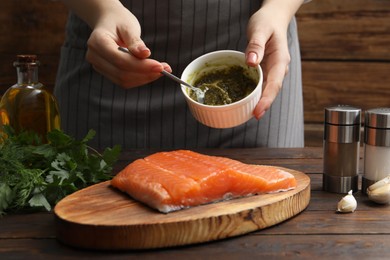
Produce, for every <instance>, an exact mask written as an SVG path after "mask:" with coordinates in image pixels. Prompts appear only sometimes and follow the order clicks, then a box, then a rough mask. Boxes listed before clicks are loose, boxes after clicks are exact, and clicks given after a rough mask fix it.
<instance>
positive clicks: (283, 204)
mask: <svg viewBox="0 0 390 260" xmlns="http://www.w3.org/2000/svg"><path fill="white" fill-rule="evenodd" d="M282 169H284V170H286V171H288V172H290V173H292V174H293V175H294V176H295V177H296V179H297V183H298V187H297V188H296V189H294V190H290V191H286V192H280V193H274V194H264V195H256V196H252V197H246V198H240V199H233V200H229V201H223V202H218V203H213V204H207V205H202V206H197V207H193V208H189V209H183V210H180V211H176V212H171V213H168V214H164V213H159V212H157V211H155V210H153V209H150V208H149V207H147V206H144V205H143V204H141V203H139V202H136V201H134V200H132V199H131V198H130V197H129V196H128V195H126V194H124V193H122V192H120V191H118V190H116V189H115V188H113V187H111V186H110V182H109V181H107V182H103V183H100V184H96V185H93V186H90V187H88V188H85V189H83V190H80V191H78V192H75V193H73V194H72V195H69V196H67V197H66V198H64V199H63V200H61V201H60V202H59V203H58V204H57V206H56V207H55V209H54V213H55V218H56V228H57V239H58V240H60V241H61V242H63V243H65V244H68V245H71V246H75V247H80V248H88V249H99V250H102V249H105V250H125V249H146V248H161V247H171V246H179V245H188V244H194V243H201V242H206V241H213V240H218V239H224V238H228V237H233V236H238V235H242V234H246V233H248V232H252V231H255V230H260V229H264V228H267V227H270V226H272V225H275V224H277V223H280V222H282V221H285V220H287V219H289V218H291V217H293V216H295V215H297V214H298V213H300V212H301V211H303V210H304V209H305V208H306V207H307V205H308V204H309V201H310V178H309V177H308V176H307V175H305V174H304V173H301V172H298V171H294V170H290V169H285V168H282Z"/></svg>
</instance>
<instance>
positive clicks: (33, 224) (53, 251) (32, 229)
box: [0, 147, 390, 259]
mask: <svg viewBox="0 0 390 260" xmlns="http://www.w3.org/2000/svg"><path fill="white" fill-rule="evenodd" d="M197 151H199V152H202V153H205V154H210V155H220V156H227V157H230V158H233V159H238V160H241V161H242V162H245V163H256V164H269V165H277V166H282V167H286V168H290V169H294V170H298V171H301V172H304V173H306V174H307V175H308V176H309V177H310V179H311V200H310V204H309V206H308V207H307V208H306V209H305V210H304V211H303V212H302V213H301V214H299V215H297V216H295V217H293V218H291V219H289V220H287V221H285V222H283V223H281V224H278V225H276V226H273V227H270V228H267V229H263V230H259V231H256V232H253V233H249V234H246V235H243V236H239V237H234V238H229V239H225V240H219V241H215V242H209V243H204V244H197V245H191V246H185V247H177V248H167V249H161V250H144V251H124V252H113V251H110V252H107V251H91V250H81V249H76V248H72V247H69V246H66V245H63V244H61V243H59V242H58V241H57V240H56V234H55V224H54V217H53V214H52V213H48V212H43V213H32V214H17V215H6V216H4V217H2V218H0V258H2V259H15V258H17V259H22V258H23V259H24V258H32V259H41V258H44V259H53V258H56V259H62V258H76V257H77V258H82V257H84V258H92V257H107V258H115V259H129V258H132V257H134V258H135V257H143V259H148V258H150V259H152V258H153V259H155V258H157V257H158V258H159V259H172V258H174V257H182V258H184V257H186V258H196V259H197V258H213V259H219V258H221V259H222V258H223V259H249V258H250V257H252V258H253V257H257V258H258V257H267V258H280V257H290V258H310V259H314V258H315V257H320V258H321V259H323V258H327V259H328V258H337V259H340V258H343V259H345V258H349V259H359V258H361V257H363V258H364V259H368V258H369V259H381V258H383V259H385V258H386V259H387V258H388V257H389V256H390V206H387V205H385V206H379V205H376V204H374V203H371V202H370V201H369V200H368V199H367V197H366V196H364V195H362V194H361V193H360V192H357V193H356V194H354V195H355V197H356V199H357V201H358V207H357V210H356V211H355V212H354V213H349V214H340V213H336V206H337V202H338V201H339V200H340V199H341V198H342V197H343V196H344V195H343V194H335V193H328V192H324V191H322V148H320V147H316V148H291V149H281V148H271V149H270V148H255V149H202V150H197ZM152 152H155V151H130V152H128V153H126V154H123V158H122V159H121V160H120V161H119V162H118V164H117V169H116V171H117V170H119V169H121V168H122V167H124V165H126V164H127V163H129V162H131V161H132V160H134V159H136V158H141V157H144V156H146V155H148V154H150V153H152ZM360 169H362V163H361V166H360ZM244 257H246V258H244Z"/></svg>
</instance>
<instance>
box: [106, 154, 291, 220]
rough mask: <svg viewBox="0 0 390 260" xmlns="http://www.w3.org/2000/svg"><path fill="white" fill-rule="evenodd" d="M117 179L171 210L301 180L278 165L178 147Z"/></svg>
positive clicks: (279, 187)
mask: <svg viewBox="0 0 390 260" xmlns="http://www.w3.org/2000/svg"><path fill="white" fill-rule="evenodd" d="M111 185H112V186H114V187H116V188H117V189H119V190H121V191H123V192H126V193H127V194H129V195H130V196H131V197H132V198H134V199H135V200H138V201H140V202H143V203H145V204H146V205H148V206H150V207H152V208H154V209H157V210H159V211H160V212H164V213H168V212H171V211H175V210H179V209H182V208H187V207H191V206H197V205H202V204H206V203H211V202H217V201H220V200H226V199H231V198H238V197H243V196H251V195H256V194H262V193H272V192H280V191H287V190H290V189H294V188H295V187H296V185H297V183H296V180H295V177H294V176H293V175H292V174H290V173H288V172H286V171H283V170H281V169H279V168H276V167H273V166H264V165H252V164H245V163H242V162H239V161H237V160H233V159H229V158H225V157H218V156H209V155H204V154H200V153H196V152H193V151H189V150H177V151H171V152H159V153H155V154H152V155H150V156H147V157H145V158H144V159H138V160H136V161H134V162H132V163H130V164H129V165H128V166H126V168H124V169H123V170H122V171H121V172H119V173H118V174H117V175H116V176H115V177H114V178H113V179H112V180H111Z"/></svg>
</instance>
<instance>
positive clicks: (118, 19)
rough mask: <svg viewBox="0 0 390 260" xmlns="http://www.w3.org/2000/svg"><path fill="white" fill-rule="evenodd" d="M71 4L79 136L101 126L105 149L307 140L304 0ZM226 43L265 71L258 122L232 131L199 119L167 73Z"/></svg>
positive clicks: (71, 94)
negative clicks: (301, 27)
mask: <svg viewBox="0 0 390 260" xmlns="http://www.w3.org/2000/svg"><path fill="white" fill-rule="evenodd" d="M63 1H64V3H65V4H66V5H67V6H68V7H69V8H70V9H71V10H72V12H71V14H70V16H69V21H68V24H67V39H66V42H65V44H64V46H63V48H62V52H61V61H60V67H59V71H58V75H57V84H56V88H55V95H56V96H57V98H58V101H59V106H60V111H61V116H62V119H61V120H62V122H63V126H62V127H63V129H64V130H65V131H66V132H68V133H69V134H71V135H73V136H75V137H76V138H81V137H82V136H84V135H85V134H86V132H87V131H88V130H89V129H94V130H96V131H97V136H96V137H95V138H94V139H93V142H92V144H91V145H92V146H94V147H96V148H104V147H107V146H113V145H115V144H120V145H121V146H122V147H123V148H124V149H130V148H160V149H161V148H163V149H171V148H175V149H177V148H196V147H259V146H268V147H300V146H303V144H304V143H303V139H304V138H303V105H302V83H301V64H300V53H299V44H298V38H297V29H296V21H295V19H294V14H295V12H296V11H297V10H298V8H299V7H300V5H301V4H302V2H303V0H289V1H284V0H264V1H255V0H229V1H228V0H226V1H224V0H207V1H206V0H203V1H202V0H155V1H146V0H122V1H119V0H106V1H99V0H85V1H78V0H63ZM118 46H123V47H127V48H129V50H130V51H131V53H132V55H128V54H126V53H123V52H120V51H118ZM219 49H234V50H240V51H243V52H245V54H246V62H247V64H248V65H250V66H256V65H257V64H259V63H260V62H261V66H262V69H263V73H264V86H263V87H264V90H263V95H262V98H261V99H260V101H259V103H258V105H257V106H256V108H255V110H254V112H253V113H254V118H253V119H251V120H250V121H248V122H247V123H245V124H243V125H240V126H238V127H235V128H231V129H213V128H209V127H206V126H204V125H202V124H200V123H198V122H197V121H196V120H195V119H194V118H193V117H192V115H191V114H190V111H189V110H188V108H187V106H186V103H185V100H184V97H183V95H182V93H181V91H180V88H179V87H178V85H177V84H176V83H174V82H172V81H171V80H169V79H166V78H162V77H161V73H160V72H161V71H162V70H163V69H165V70H168V71H170V72H171V71H173V73H174V74H176V75H180V74H181V72H182V71H183V69H184V67H185V66H186V65H187V64H188V63H190V62H191V61H192V60H193V59H195V58H197V57H198V56H200V55H202V54H204V53H207V52H211V51H214V50H219ZM271 104H272V105H271Z"/></svg>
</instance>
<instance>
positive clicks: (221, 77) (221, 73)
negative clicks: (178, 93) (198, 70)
mask: <svg viewBox="0 0 390 260" xmlns="http://www.w3.org/2000/svg"><path fill="white" fill-rule="evenodd" d="M205 84H207V85H205ZM256 85H257V82H256V81H255V80H253V79H252V78H251V77H249V76H248V75H246V73H245V70H244V68H243V67H241V66H238V65H234V66H230V67H228V68H226V69H218V70H215V71H213V72H210V73H206V74H204V75H202V76H201V77H199V78H198V79H196V81H195V83H194V86H195V87H198V88H201V89H202V90H204V89H205V87H207V88H208V90H207V91H206V93H205V97H204V104H206V105H211V106H220V105H226V104H230V103H234V102H236V101H239V100H241V99H243V98H245V97H246V96H248V95H249V94H250V93H251V92H252V91H253V90H254V89H255V88H256ZM190 97H191V98H192V99H193V100H195V101H196V100H197V97H196V94H195V92H194V91H191V92H190Z"/></svg>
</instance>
